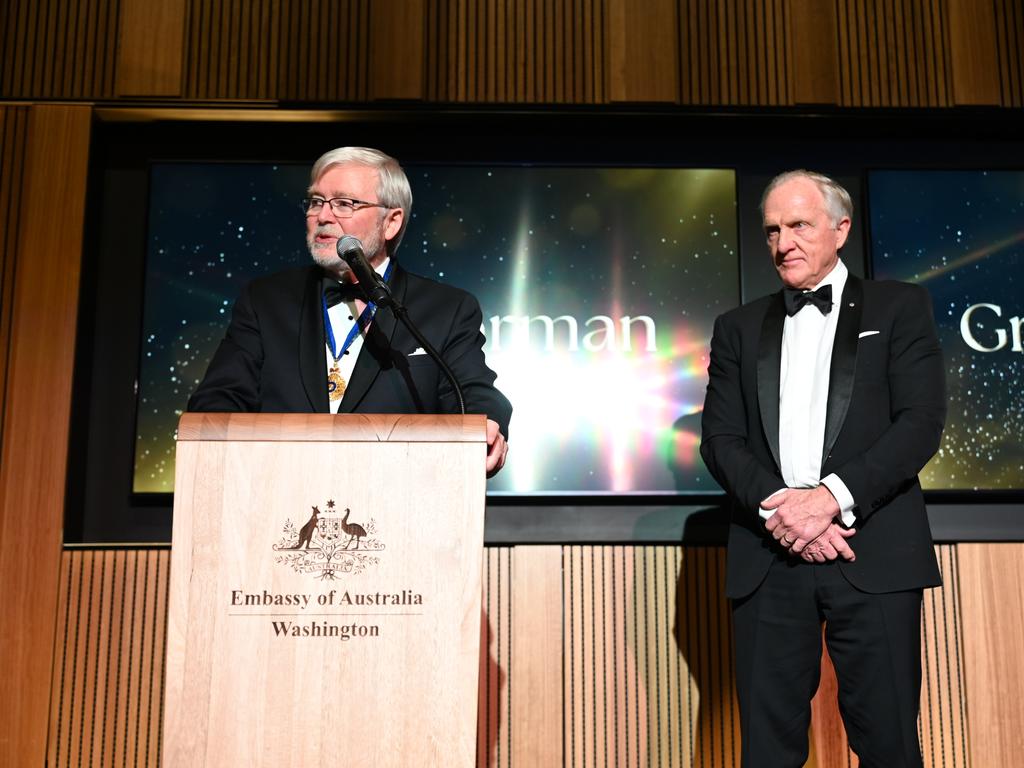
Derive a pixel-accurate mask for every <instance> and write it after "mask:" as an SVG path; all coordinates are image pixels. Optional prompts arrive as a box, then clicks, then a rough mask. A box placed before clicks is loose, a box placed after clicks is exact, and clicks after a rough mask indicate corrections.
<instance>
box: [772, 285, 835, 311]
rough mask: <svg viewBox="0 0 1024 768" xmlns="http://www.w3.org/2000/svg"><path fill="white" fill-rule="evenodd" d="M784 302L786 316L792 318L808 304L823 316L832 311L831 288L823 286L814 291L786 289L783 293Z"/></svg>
mask: <svg viewBox="0 0 1024 768" xmlns="http://www.w3.org/2000/svg"><path fill="white" fill-rule="evenodd" d="M783 298H784V299H785V300H786V314H787V315H789V316H790V317H792V316H793V315H795V314H796V313H797V312H799V311H800V310H801V309H803V308H804V307H805V306H807V305H808V304H813V305H814V306H815V307H817V308H818V310H819V311H820V312H821V314H823V315H827V314H828V313H829V312H831V311H832V286H831V285H823V286H821V288H819V289H818V290H816V291H801V290H800V289H799V288H786V289H785V290H784V291H783Z"/></svg>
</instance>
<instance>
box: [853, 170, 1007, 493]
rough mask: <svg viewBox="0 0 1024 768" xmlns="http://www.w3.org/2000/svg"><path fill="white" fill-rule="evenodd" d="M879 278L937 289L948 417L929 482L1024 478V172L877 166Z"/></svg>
mask: <svg viewBox="0 0 1024 768" xmlns="http://www.w3.org/2000/svg"><path fill="white" fill-rule="evenodd" d="M869 194H870V209H871V256H872V264H873V267H874V277H876V278H877V279H895V280H905V281H910V282H915V283H920V284H921V285H924V286H926V287H927V288H928V291H929V293H930V294H931V297H932V302H933V304H934V309H935V320H936V322H937V323H938V329H939V338H940V340H941V343H942V348H943V351H944V353H945V361H946V387H947V395H948V403H949V408H948V415H947V419H946V429H945V432H944V434H943V438H942V447H941V448H940V450H939V452H938V454H937V455H936V456H935V457H934V458H933V459H932V461H931V462H930V463H929V464H928V465H927V466H926V467H925V469H924V471H923V472H922V473H921V481H922V483H923V485H924V486H925V487H926V488H933V489H950V490H975V489H990V490H995V489H1019V488H1022V487H1024V441H1022V436H1024V399H1022V397H1021V390H1020V382H1021V381H1022V380H1024V345H1022V338H1021V337H1022V329H1021V325H1022V322H1024V311H1022V310H1024V291H1022V290H1021V288H1022V279H1021V278H1022V272H1021V268H1022V266H1024V172H1021V171H875V172H872V173H871V174H870V178H869Z"/></svg>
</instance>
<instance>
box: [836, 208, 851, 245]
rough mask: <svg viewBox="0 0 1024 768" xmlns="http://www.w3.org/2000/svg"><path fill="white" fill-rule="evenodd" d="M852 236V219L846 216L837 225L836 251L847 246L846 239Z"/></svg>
mask: <svg viewBox="0 0 1024 768" xmlns="http://www.w3.org/2000/svg"><path fill="white" fill-rule="evenodd" d="M849 236H850V219H849V217H847V216H844V217H843V218H841V219H840V220H839V223H838V224H836V250H837V251H838V250H839V249H840V248H842V247H843V246H844V245H846V238H848V237H849Z"/></svg>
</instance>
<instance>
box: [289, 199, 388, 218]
mask: <svg viewBox="0 0 1024 768" xmlns="http://www.w3.org/2000/svg"><path fill="white" fill-rule="evenodd" d="M324 203H329V204H330V206H331V210H332V211H334V215H335V216H337V217H338V218H339V219H349V218H351V217H352V214H353V213H355V212H356V211H358V210H361V209H363V208H390V207H391V206H390V205H384V203H371V202H369V201H367V200H356V199H355V198H354V197H332V198H331V199H330V200H324V199H323V198H322V197H304V198H303V199H302V212H303V213H305V214H306V215H307V216H313V215H315V214H318V213H320V209H321V208H323V207H324Z"/></svg>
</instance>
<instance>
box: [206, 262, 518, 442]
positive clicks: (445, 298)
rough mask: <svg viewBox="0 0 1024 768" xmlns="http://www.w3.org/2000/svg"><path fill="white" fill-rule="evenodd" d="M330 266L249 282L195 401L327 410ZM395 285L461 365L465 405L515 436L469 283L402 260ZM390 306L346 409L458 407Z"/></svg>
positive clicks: (444, 352) (223, 406) (430, 335)
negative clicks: (450, 282) (429, 273)
mask: <svg viewBox="0 0 1024 768" xmlns="http://www.w3.org/2000/svg"><path fill="white" fill-rule="evenodd" d="M323 276H324V272H323V270H321V269H320V267H317V266H312V265H311V266H308V267H300V268H296V269H291V270H287V271H285V272H279V273H277V274H274V275H269V276H267V277H261V278H258V279H256V280H253V281H252V282H250V283H248V284H247V285H246V286H245V288H244V289H243V290H242V294H241V296H240V297H239V298H238V300H237V301H236V302H235V307H234V310H233V312H232V316H231V323H230V325H229V326H228V330H227V333H226V335H225V336H224V340H223V341H221V343H220V346H219V347H218V349H217V352H216V353H215V354H214V356H213V359H212V360H211V361H210V366H209V368H208V369H207V371H206V376H205V377H204V378H203V380H202V382H201V383H200V384H199V387H198V388H197V389H196V391H195V393H194V394H193V395H192V397H191V398H190V399H189V402H188V409H189V410H190V411H206V412H211V411H212V412H238V411H249V412H253V411H262V412H268V413H329V412H330V408H329V403H328V399H327V368H326V354H325V351H324V350H325V346H324V345H325V341H324V320H323V308H322V299H321V297H322V295H323V294H322V288H321V285H322V282H321V281H322V279H323ZM390 286H391V290H392V293H393V295H394V296H395V297H396V298H397V299H398V300H399V301H400V302H402V303H403V304H404V305H405V307H406V309H407V310H408V312H409V317H410V319H411V320H412V321H413V323H415V324H416V325H417V327H418V328H419V329H420V332H421V333H423V335H424V336H425V337H426V338H427V340H428V341H430V343H431V344H432V345H433V346H434V348H435V349H437V350H438V352H439V353H440V354H441V356H442V357H444V359H445V362H447V363H448V365H449V366H450V367H451V369H452V371H453V372H454V373H455V377H456V378H457V379H458V381H459V383H460V384H461V386H462V389H463V396H464V398H465V402H466V413H482V414H486V415H487V416H488V417H489V418H491V419H493V420H494V421H496V422H498V424H499V425H500V427H501V432H502V434H503V435H505V437H506V438H507V437H508V425H509V419H510V418H511V416H512V406H511V405H510V404H509V401H508V400H507V399H506V398H505V396H504V395H502V394H501V392H499V391H498V390H497V389H495V387H494V379H495V374H494V372H493V371H492V370H491V369H490V368H488V367H487V363H486V362H485V360H484V353H483V344H484V337H483V334H482V333H481V332H480V323H481V312H480V305H479V303H478V302H477V301H476V299H475V298H473V297H472V296H471V295H470V294H468V293H466V292H465V291H462V290H459V289H458V288H453V287H451V286H447V285H443V284H441V283H437V282H434V281H433V280H427V279H426V278H423V277H419V276H417V275H413V274H411V273H409V272H407V271H405V270H404V269H403V268H402V267H401V266H400V265H399V264H397V263H395V266H394V269H393V270H392V275H391V279H390ZM417 347H419V344H418V343H417V342H416V341H415V339H414V338H413V337H412V335H411V334H409V332H408V331H407V330H406V329H405V327H404V326H402V325H401V324H399V323H398V322H397V321H396V320H395V318H394V316H393V315H392V313H391V311H390V310H387V309H381V310H379V311H378V312H377V314H376V316H375V317H374V320H373V323H372V325H371V326H370V329H369V331H368V332H367V334H366V337H365V339H364V341H363V349H362V352H361V353H360V354H359V358H358V360H357V362H356V366H355V369H354V370H353V371H352V376H351V379H350V381H349V383H348V389H347V391H346V393H345V397H344V399H343V400H342V401H341V408H340V410H339V413H353V412H358V413H457V412H458V403H457V400H456V397H455V393H454V391H453V390H452V388H451V385H450V384H449V383H448V380H447V378H445V376H444V374H443V373H442V372H441V371H440V369H439V368H438V366H437V364H436V363H435V362H434V361H433V360H431V359H430V357H429V356H428V355H425V354H417V355H411V353H412V352H413V351H415V350H416V349H417Z"/></svg>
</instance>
